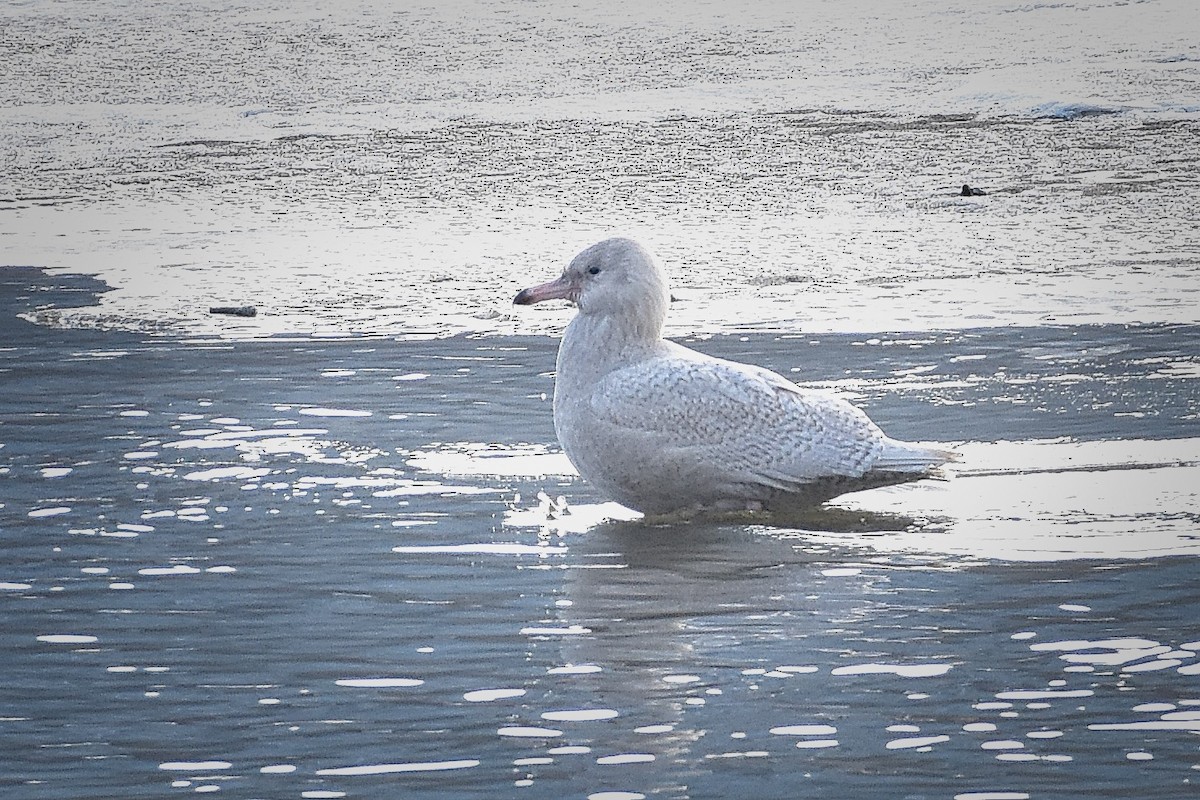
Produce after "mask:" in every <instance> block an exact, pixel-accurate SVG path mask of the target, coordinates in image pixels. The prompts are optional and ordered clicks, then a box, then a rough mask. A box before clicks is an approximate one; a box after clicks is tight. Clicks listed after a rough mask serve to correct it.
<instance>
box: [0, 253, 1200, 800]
mask: <svg viewBox="0 0 1200 800" xmlns="http://www.w3.org/2000/svg"><path fill="white" fill-rule="evenodd" d="M26 278H27V280H26V283H27V284H29V283H35V282H36V281H37V280H46V279H38V278H36V273H28V274H26ZM8 333H9V337H8V341H9V345H8V346H7V347H6V348H5V350H4V351H3V362H2V364H0V369H3V374H4V382H5V387H6V397H5V403H4V407H3V414H2V416H0V434H2V435H0V441H3V443H4V448H3V449H2V450H0V486H3V490H4V494H3V501H2V502H3V505H2V507H0V529H2V530H3V540H2V547H3V564H4V566H3V572H2V573H0V604H2V613H3V620H4V624H3V631H2V633H0V638H2V641H3V652H4V663H5V679H4V681H3V684H2V685H0V702H2V708H3V711H2V712H0V750H2V751H3V753H4V761H5V764H6V767H5V770H4V775H3V778H0V781H2V782H3V786H4V787H5V791H6V792H7V793H10V794H11V796H14V797H22V798H70V797H93V796H97V795H99V794H103V795H108V796H113V795H117V794H119V795H121V796H126V797H132V796H156V797H168V796H185V795H192V794H195V793H206V792H217V791H219V792H220V793H221V794H222V795H232V796H237V797H309V798H323V797H343V796H344V797H375V796H380V795H381V794H385V793H387V794H397V795H403V796H405V797H414V798H419V797H430V798H432V797H448V796H449V797H485V796H487V797H493V796H512V797H531V798H533V797H537V798H561V797H592V798H604V799H605V800H608V799H609V798H633V797H638V796H646V797H734V796H750V795H753V796H755V797H779V798H782V797H797V796H810V795H811V796H823V797H829V796H847V795H849V794H851V793H854V792H859V793H866V794H867V795H874V796H877V793H878V791H879V787H880V786H883V785H886V786H887V787H888V794H889V796H891V797H913V798H916V797H961V798H999V797H1005V798H1007V797H1014V798H1015V797H1077V796H1090V797H1095V796H1113V797H1117V796H1133V795H1134V794H1136V795H1137V796H1139V797H1162V798H1168V797H1171V798H1174V797H1183V796H1187V795H1188V794H1189V793H1190V792H1191V791H1192V789H1191V788H1190V787H1191V784H1192V782H1193V781H1195V780H1196V779H1197V778H1200V751H1198V749H1197V748H1198V741H1200V740H1198V739H1197V732H1200V690H1198V689H1197V686H1198V684H1197V680H1198V676H1200V626H1198V624H1197V622H1196V620H1197V619H1198V618H1200V600H1198V597H1197V594H1196V591H1195V586H1196V584H1195V558H1196V554H1197V549H1200V539H1198V538H1197V527H1196V524H1197V520H1196V514H1197V502H1196V494H1197V490H1196V486H1197V485H1198V482H1197V480H1196V478H1197V456H1196V454H1197V447H1196V444H1197V439H1196V437H1195V429H1194V422H1192V421H1191V420H1194V418H1195V414H1196V411H1197V404H1198V403H1200V395H1198V393H1197V383H1196V374H1195V364H1196V359H1197V357H1198V356H1200V352H1198V351H1197V348H1196V344H1195V343H1196V341H1197V337H1196V333H1197V331H1196V330H1195V329H1192V328H1181V327H1158V328H1139V329H1127V328H1124V327H1121V326H1099V327H1075V328H1072V327H1064V328H1033V329H1008V330H999V329H997V330H980V331H975V332H970V333H940V334H936V335H930V336H927V337H923V338H921V339H920V340H916V339H908V340H904V341H898V340H893V339H888V338H874V339H871V340H868V339H864V338H862V337H855V336H847V335H828V336H819V337H799V338H797V337H783V336H773V335H762V336H750V337H715V338H708V339H706V340H704V341H699V342H695V343H694V344H695V345H696V346H698V347H701V348H703V349H706V350H708V351H709V352H713V353H716V354H718V355H723V356H729V357H738V358H741V359H744V360H749V361H754V362H756V363H762V364H766V365H768V366H771V367H772V368H775V369H778V370H780V371H782V372H784V373H787V374H791V375H793V376H795V377H797V378H798V379H801V380H804V381H806V382H809V383H812V384H815V385H828V386H835V387H840V388H841V389H842V390H843V391H846V392H848V393H850V394H851V395H852V396H855V395H856V398H857V401H858V402H860V403H861V404H862V405H863V406H864V407H865V408H867V409H868V411H869V412H870V413H871V414H872V415H873V416H874V417H875V418H876V419H877V420H879V421H880V422H881V424H883V425H884V426H885V428H887V429H888V430H889V431H891V432H892V433H894V434H895V435H897V436H902V437H906V438H912V439H925V440H936V441H943V442H951V443H960V444H959V446H960V449H961V451H962V453H963V459H962V461H961V462H960V463H959V464H957V465H955V467H954V470H953V472H952V474H951V475H950V476H949V477H948V478H947V479H946V480H942V481H930V482H926V483H923V484H919V485H915V486H907V487H898V488H892V489H887V490H876V491H874V492H869V493H862V494H859V495H852V496H848V497H845V498H842V499H841V500H840V501H839V502H838V503H837V506H838V507H839V508H840V509H841V510H840V511H839V510H838V509H834V510H832V511H831V512H830V513H829V514H828V516H827V518H824V519H822V518H821V517H820V516H817V517H815V518H813V519H810V520H805V521H804V526H803V527H796V526H788V525H787V524H777V525H765V524H760V522H759V521H755V520H748V521H724V522H712V523H704V522H693V523H689V524H680V525H675V526H650V525H646V524H644V523H642V522H641V521H639V520H637V519H636V515H633V514H631V513H630V512H627V511H624V510H622V509H620V508H619V507H615V506H612V505H611V504H606V503H605V502H604V500H603V498H600V497H597V496H595V495H594V494H593V493H592V491H591V490H590V489H589V487H587V486H586V485H584V484H582V483H581V482H580V481H579V480H578V479H577V478H576V477H574V476H573V474H572V473H571V470H570V467H569V464H567V463H566V461H565V460H564V459H563V457H562V456H561V454H559V452H558V450H557V447H556V446H555V444H554V440H553V431H552V426H551V419H550V407H549V401H548V399H547V395H548V394H549V393H550V392H551V390H552V378H551V375H550V371H551V370H552V368H553V355H554V341H553V340H552V339H549V338H544V337H465V336H464V337H457V338H452V339H448V340H434V341H426V342H420V341H417V342H414V341H396V340H393V339H388V338H375V339H353V340H343V341H317V340H311V339H309V340H296V341H250V342H236V343H230V342H219V341H208V342H205V341H197V340H190V341H185V340H178V339H171V338H147V337H144V336H140V335H133V334H120V333H107V334H105V333H102V334H96V333H92V332H86V331H83V332H81V331H54V330H47V329H41V328H36V327H34V326H31V325H26V324H24V323H19V322H14V323H12V324H10V326H9V329H8ZM868 376H869V380H867V377H868ZM1066 432H1069V433H1070V438H1069V439H1068V438H1064V436H1063V434H1064V433H1066ZM963 442H966V443H965V444H962V443H963ZM901 518H903V519H902V522H903V523H904V524H901V525H896V524H895V523H896V521H897V519H901ZM897 528H900V529H897ZM747 792H749V794H747Z"/></svg>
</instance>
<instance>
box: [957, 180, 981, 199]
mask: <svg viewBox="0 0 1200 800" xmlns="http://www.w3.org/2000/svg"><path fill="white" fill-rule="evenodd" d="M959 194H960V195H962V196H963V197H978V196H979V195H981V194H987V192H985V191H984V190H983V189H973V188H971V185H970V184H967V183H964V184H963V188H962V191H961V192H959Z"/></svg>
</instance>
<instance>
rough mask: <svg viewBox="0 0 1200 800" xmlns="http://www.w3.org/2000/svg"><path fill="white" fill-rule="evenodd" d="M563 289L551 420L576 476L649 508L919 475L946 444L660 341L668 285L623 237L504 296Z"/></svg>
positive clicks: (830, 491)
mask: <svg viewBox="0 0 1200 800" xmlns="http://www.w3.org/2000/svg"><path fill="white" fill-rule="evenodd" d="M555 299H560V300H568V301H570V302H572V303H574V304H575V305H576V307H577V308H578V311H579V313H578V314H577V315H576V316H575V318H574V319H573V320H571V323H570V324H569V325H568V326H567V329H566V332H565V333H564V334H563V338H562V344H561V345H560V346H559V349H558V364H557V375H556V377H555V383H554V429H555V432H556V433H557V434H558V440H559V442H560V443H561V444H562V446H563V450H565V451H566V453H567V457H568V458H570V459H571V463H573V464H574V465H575V468H576V469H577V470H579V474H580V475H582V476H583V478H584V479H585V480H587V481H589V482H590V483H592V484H593V485H595V486H596V487H597V488H599V489H600V491H601V492H603V493H604V494H606V495H608V496H609V497H611V498H612V499H614V500H616V501H617V502H619V503H621V504H622V505H625V506H628V507H630V508H632V509H634V510H636V511H641V512H642V513H644V514H647V515H653V516H657V515H664V514H677V513H681V512H684V513H687V512H695V511H706V510H715V511H739V510H768V511H792V510H801V509H805V508H809V507H812V506H815V505H818V504H820V503H822V502H824V501H825V500H828V499H830V498H831V497H835V496H837V495H840V494H844V493H846V492H853V491H858V490H860V489H869V488H872V487H875V486H884V485H888V484H894V483H903V482H905V481H911V480H916V479H918V478H922V477H926V476H928V475H929V474H930V473H931V472H932V471H933V470H934V469H936V467H937V466H938V465H940V464H943V463H945V462H946V461H949V460H952V459H953V458H954V454H953V453H950V452H947V451H944V450H939V449H935V448H931V447H927V446H924V445H920V444H914V443H909V442H901V441H897V440H895V439H892V438H890V437H888V436H887V435H885V434H884V433H883V431H882V430H880V429H879V426H877V425H876V424H875V423H874V422H872V421H871V420H870V419H869V418H868V417H867V415H866V414H865V413H863V412H862V411H861V410H859V409H858V408H855V407H854V406H852V405H850V404H849V403H848V402H846V401H845V400H842V399H841V398H838V397H834V396H832V395H829V394H825V393H822V392H816V391H811V390H805V389H802V388H800V387H799V386H797V385H796V384H794V383H792V382H791V381H789V380H787V379H786V378H784V377H782V376H780V375H777V374H776V373H774V372H771V371H770V370H767V369H763V368H761V367H756V366H751V365H748V364H738V363H736V362H733V361H726V360H724V359H719V358H713V357H711V356H707V355H704V354H703V353H698V352H696V351H695V350H690V349H688V348H686V347H683V346H681V345H678V344H675V343H674V342H669V341H666V340H665V339H663V338H662V328H663V322H664V320H665V319H666V314H667V305H668V303H669V302H670V295H669V293H668V291H667V284H666V280H665V278H664V276H663V274H662V271H661V270H660V269H659V266H658V264H657V262H656V261H655V259H654V257H653V256H651V255H650V253H648V252H647V251H646V250H645V249H643V248H642V247H641V245H639V244H638V243H637V242H635V241H632V240H630V239H620V238H618V239H607V240H605V241H603V242H600V243H598V244H595V245H592V246H591V247H589V248H587V249H586V250H584V251H583V252H582V253H580V254H579V255H578V256H576V257H575V258H574V259H573V260H572V261H571V263H570V264H569V265H568V266H567V268H566V270H565V271H564V272H563V274H562V276H561V277H559V278H558V279H557V280H554V281H551V282H550V283H546V284H542V285H541V286H535V287H532V288H530V289H525V290H524V291H522V292H521V293H520V294H518V295H517V296H516V299H515V300H514V301H513V302H515V303H517V304H518V305H530V304H532V303H540V302H542V301H544V300H555Z"/></svg>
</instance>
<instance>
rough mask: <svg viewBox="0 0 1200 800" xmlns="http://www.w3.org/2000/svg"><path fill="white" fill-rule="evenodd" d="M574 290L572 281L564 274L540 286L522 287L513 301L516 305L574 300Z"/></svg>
mask: <svg viewBox="0 0 1200 800" xmlns="http://www.w3.org/2000/svg"><path fill="white" fill-rule="evenodd" d="M576 291H577V290H576V287H575V285H574V283H573V282H572V281H570V280H569V279H568V278H567V276H566V275H563V276H562V277H560V278H559V279H558V280H554V281H550V282H549V283H543V284H542V285H541V286H533V287H530V288H528V289H523V290H522V291H521V293H520V294H518V295H517V296H516V297H514V298H513V303H514V304H515V305H518V306H531V305H533V304H534V303H540V302H542V301H543V300H570V301H571V302H574V301H575V299H576Z"/></svg>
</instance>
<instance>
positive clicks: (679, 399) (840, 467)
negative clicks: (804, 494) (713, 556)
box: [590, 348, 887, 490]
mask: <svg viewBox="0 0 1200 800" xmlns="http://www.w3.org/2000/svg"><path fill="white" fill-rule="evenodd" d="M590 408H591V411H592V413H593V414H595V415H596V417H597V418H598V419H600V420H603V421H604V422H606V423H608V424H609V425H612V426H615V427H616V428H618V429H620V430H622V431H627V432H629V433H631V434H634V435H636V436H638V437H639V438H641V439H642V440H644V441H645V443H646V446H647V447H657V448H662V449H669V450H670V451H671V452H672V454H673V455H674V456H675V457H681V456H682V457H686V458H691V459H695V460H696V462H697V463H703V464H710V465H714V466H716V467H717V468H718V469H720V470H724V471H725V472H727V473H728V474H729V476H730V479H731V480H734V481H741V482H751V483H759V484H763V485H767V486H772V487H775V488H778V489H785V490H786V489H791V488H795V487H797V486H800V485H803V484H805V483H809V482H811V481H814V480H816V479H818V478H823V477H830V476H835V475H840V476H849V477H858V476H860V475H862V474H863V473H865V472H866V471H868V470H869V469H870V468H871V466H872V465H873V464H874V462H875V460H876V458H877V457H878V456H879V453H880V451H881V450H882V449H883V448H884V443H885V442H886V441H887V438H886V437H885V436H884V435H883V433H882V431H880V430H879V428H878V427H877V426H876V425H875V424H874V423H873V422H871V420H870V419H868V418H867V415H866V414H864V413H863V412H862V411H860V410H859V409H857V408H855V407H854V406H852V405H850V404H849V403H847V402H845V401H844V400H841V399H839V398H836V397H832V396H829V395H825V394H821V393H817V392H811V391H805V390H803V389H801V388H800V387H798V386H796V385H795V384H793V383H792V382H790V381H788V380H786V379H784V378H783V377H781V376H779V375H777V374H775V373H773V372H770V371H769V370H765V369H761V368H759V367H754V366H748V365H744V364H737V363H734V362H732V361H724V360H721V359H715V358H709V357H708V356H703V355H701V354H698V353H692V352H691V351H688V350H685V349H683V348H680V351H679V352H678V353H672V354H670V355H664V356H661V357H658V358H653V359H650V360H647V361H642V362H639V363H637V364H634V365H631V366H629V367H625V368H623V369H619V370H615V371H613V372H611V373H609V374H608V375H607V376H606V377H605V378H604V379H603V380H602V381H600V383H599V384H598V385H597V386H596V388H595V391H594V392H593V394H592V396H591V398H590Z"/></svg>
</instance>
